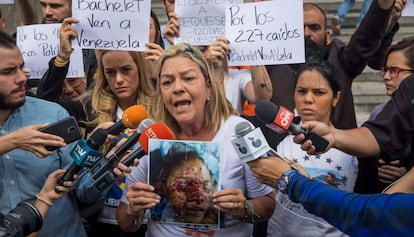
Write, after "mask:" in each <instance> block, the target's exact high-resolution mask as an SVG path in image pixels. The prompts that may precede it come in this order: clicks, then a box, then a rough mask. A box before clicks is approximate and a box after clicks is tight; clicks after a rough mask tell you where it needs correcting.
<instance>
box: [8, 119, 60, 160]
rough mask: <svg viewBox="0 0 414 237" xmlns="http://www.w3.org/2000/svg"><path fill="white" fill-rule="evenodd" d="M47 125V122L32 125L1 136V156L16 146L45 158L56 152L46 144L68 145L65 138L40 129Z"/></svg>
mask: <svg viewBox="0 0 414 237" xmlns="http://www.w3.org/2000/svg"><path fill="white" fill-rule="evenodd" d="M46 126H47V123H43V124H36V125H30V126H26V127H22V128H19V129H18V130H16V131H14V132H11V133H8V134H6V135H4V136H0V144H1V145H0V156H2V155H4V154H6V153H7V152H9V151H11V150H14V149H16V148H20V149H22V150H26V151H29V152H32V153H34V154H35V155H36V156H38V157H41V158H45V157H47V156H50V155H52V154H53V152H54V151H48V150H47V149H46V146H56V147H64V146H66V143H65V141H64V139H63V138H61V137H59V136H56V135H52V134H48V133H44V132H41V131H39V129H40V128H43V127H46ZM0 132H1V131H0Z"/></svg>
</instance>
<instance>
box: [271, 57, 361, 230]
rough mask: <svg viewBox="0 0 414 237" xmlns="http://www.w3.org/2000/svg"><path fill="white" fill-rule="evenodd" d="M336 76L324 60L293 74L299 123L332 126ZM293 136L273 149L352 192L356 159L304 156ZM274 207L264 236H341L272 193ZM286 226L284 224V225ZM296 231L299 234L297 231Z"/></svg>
mask: <svg viewBox="0 0 414 237" xmlns="http://www.w3.org/2000/svg"><path fill="white" fill-rule="evenodd" d="M338 75H339V74H338V73H337V71H336V69H335V67H334V66H333V65H331V64H330V63H328V62H327V61H314V62H308V63H306V64H304V65H303V66H302V67H301V68H300V69H299V70H298V74H297V80H296V86H295V92H294V101H295V111H296V113H297V114H298V115H299V117H300V119H301V120H302V121H311V120H317V121H320V122H323V123H325V124H328V125H330V126H332V125H333V124H332V121H333V120H332V113H333V112H332V111H333V110H334V108H335V106H336V104H337V102H338V100H339V97H340V96H341V87H340V84H339V78H338ZM292 136H293V135H288V136H287V137H285V138H284V139H283V140H282V141H281V142H280V143H279V145H278V146H277V151H278V152H279V153H280V154H281V155H282V156H284V157H288V158H289V159H291V160H292V161H293V162H295V163H297V164H299V165H301V166H303V168H304V169H305V170H306V171H307V172H308V173H309V174H310V176H311V177H312V178H313V179H315V180H317V181H320V182H324V183H327V184H329V185H331V186H333V187H338V188H339V189H342V190H347V191H351V192H352V191H353V190H354V185H355V181H356V178H357V174H358V160H357V158H356V157H355V156H351V155H348V154H346V153H344V152H342V151H339V150H337V149H331V150H329V151H328V152H326V153H324V154H319V155H307V154H306V152H304V151H303V150H301V148H300V145H298V144H296V143H294V142H293V139H292ZM275 196H276V208H275V212H274V213H273V216H272V217H271V218H270V219H269V221H268V227H267V235H268V236H345V234H344V233H342V232H341V231H339V230H338V229H336V228H335V227H333V226H331V225H330V224H328V223H327V222H326V221H324V220H323V219H322V218H320V217H317V216H315V215H313V214H309V213H307V212H306V211H305V210H304V207H303V206H302V205H301V204H298V203H294V202H293V201H292V200H290V199H289V197H288V196H287V195H286V194H284V193H281V192H278V191H276V192H275ZM287 221H288V222H289V225H286V222H287ZM298 230H300V231H298Z"/></svg>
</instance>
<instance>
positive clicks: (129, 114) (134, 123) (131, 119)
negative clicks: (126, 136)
mask: <svg viewBox="0 0 414 237" xmlns="http://www.w3.org/2000/svg"><path fill="white" fill-rule="evenodd" d="M147 116H148V114H147V110H146V109H145V108H144V106H141V105H133V106H131V107H128V108H127V109H126V110H125V111H124V113H123V114H122V124H123V125H124V126H125V127H126V128H137V127H138V125H139V124H140V123H141V121H142V120H144V119H146V118H147Z"/></svg>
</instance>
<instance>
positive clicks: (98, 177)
mask: <svg viewBox="0 0 414 237" xmlns="http://www.w3.org/2000/svg"><path fill="white" fill-rule="evenodd" d="M149 139H174V133H173V132H172V130H171V129H170V128H169V127H168V126H167V125H166V124H164V123H155V124H152V125H150V126H148V127H147V128H146V129H145V130H144V131H143V132H142V133H140V136H139V139H138V148H137V149H135V150H134V151H133V152H131V153H129V154H128V156H127V157H125V158H124V159H122V161H121V163H122V164H123V165H125V166H130V165H131V164H132V163H133V162H134V160H135V159H140V158H141V157H143V156H144V155H146V154H147V152H148V140H149ZM128 140H130V139H128ZM128 140H127V141H126V142H125V143H128ZM134 141H135V142H136V141H137V139H136V138H135V139H134ZM125 143H124V144H125ZM124 144H123V145H122V146H121V147H120V148H119V150H121V149H123V148H122V147H123V146H124ZM128 147H130V146H128ZM112 157H113V156H110V158H109V159H111V161H110V162H109V163H108V164H107V165H105V166H101V167H99V169H98V170H96V171H95V172H94V171H93V170H94V169H93V168H92V169H91V171H92V175H93V177H94V179H95V181H94V183H93V185H94V186H95V187H96V188H97V189H98V190H99V191H100V192H102V191H104V190H106V189H107V188H108V187H109V186H110V185H112V184H113V182H114V181H115V179H116V174H115V173H114V172H113V168H114V167H115V165H114V162H118V160H117V159H115V158H112ZM105 160H106V159H105Z"/></svg>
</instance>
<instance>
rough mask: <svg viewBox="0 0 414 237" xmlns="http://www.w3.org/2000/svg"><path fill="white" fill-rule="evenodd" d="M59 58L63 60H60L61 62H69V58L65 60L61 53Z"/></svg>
mask: <svg viewBox="0 0 414 237" xmlns="http://www.w3.org/2000/svg"><path fill="white" fill-rule="evenodd" d="M57 56H58V58H59V59H62V60H60V61H62V62H67V61H69V58H65V57H63V56H62V54H60V52H58V54H57Z"/></svg>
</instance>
